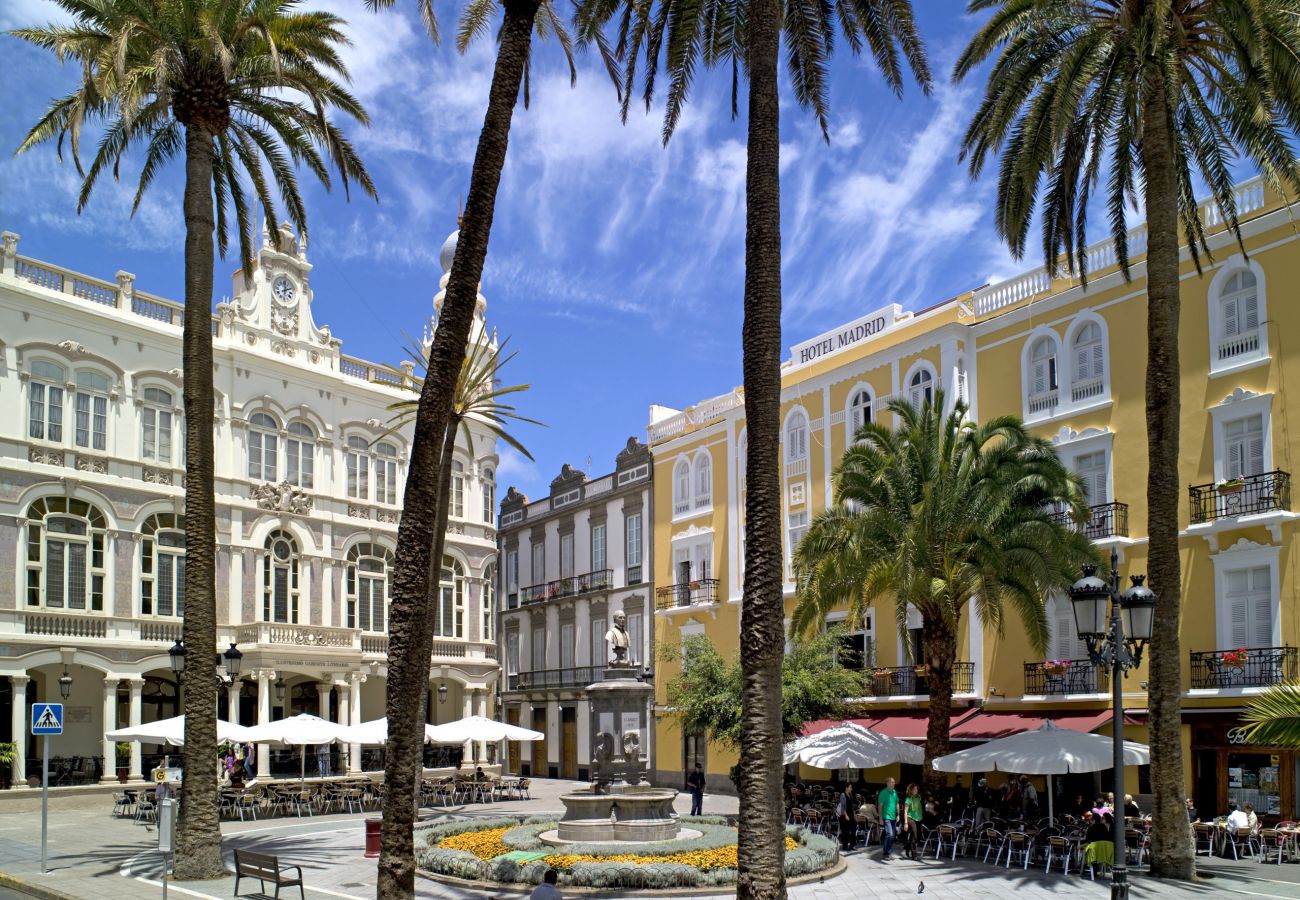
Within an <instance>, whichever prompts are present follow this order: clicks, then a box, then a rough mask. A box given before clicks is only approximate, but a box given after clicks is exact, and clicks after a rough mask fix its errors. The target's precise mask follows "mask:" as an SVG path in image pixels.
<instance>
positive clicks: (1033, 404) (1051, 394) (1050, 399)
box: [1027, 388, 1061, 416]
mask: <svg viewBox="0 0 1300 900" xmlns="http://www.w3.org/2000/svg"><path fill="white" fill-rule="evenodd" d="M1060 402H1061V392H1060V391H1059V390H1057V389H1056V388H1052V389H1051V390H1050V391H1043V392H1042V393H1039V394H1030V395H1029V402H1028V404H1027V406H1028V407H1029V415H1031V416H1046V415H1051V414H1052V413H1053V412H1054V411H1055V410H1056V407H1057V406H1058V405H1059V404H1060Z"/></svg>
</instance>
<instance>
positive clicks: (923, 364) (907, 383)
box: [903, 359, 939, 410]
mask: <svg viewBox="0 0 1300 900" xmlns="http://www.w3.org/2000/svg"><path fill="white" fill-rule="evenodd" d="M923 372H924V373H925V374H927V375H929V376H930V381H929V383H928V385H927V384H917V385H914V384H912V382H913V381H914V380H915V379H916V378H917V377H918V376H919V375H920V374H921V373H923ZM927 387H928V389H929V391H930V397H929V400H930V402H931V403H932V404H933V403H934V394H935V392H936V391H937V390H939V375H938V373H937V372H936V371H935V368H934V366H933V365H932V364H931V363H930V362H929V361H928V360H924V359H918V360H917V361H916V362H914V363H912V365H911V367H910V368H909V369H908V370H907V374H906V375H905V376H904V377H903V391H904V393H905V395H906V397H907V402H908V403H910V404H911V405H912V407H913V408H914V409H918V410H919V409H920V408H921V407H922V405H923V404H924V403H925V400H926V398H925V397H924V396H921V394H922V393H923V392H924V391H925V390H926V388H927Z"/></svg>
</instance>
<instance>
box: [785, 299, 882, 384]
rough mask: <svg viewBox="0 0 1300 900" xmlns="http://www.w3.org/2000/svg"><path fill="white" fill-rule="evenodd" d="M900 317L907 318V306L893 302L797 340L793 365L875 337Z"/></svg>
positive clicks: (823, 356) (795, 366)
mask: <svg viewBox="0 0 1300 900" xmlns="http://www.w3.org/2000/svg"><path fill="white" fill-rule="evenodd" d="M900 318H906V316H905V314H904V313H903V308H902V307H901V306H899V305H898V304H897V303H891V304H889V305H888V306H886V307H885V308H884V309H878V310H876V311H875V312H870V313H867V314H866V315H865V316H862V317H861V318H859V319H854V320H853V321H852V322H850V323H848V324H847V325H842V326H840V327H839V328H836V329H835V330H834V331H828V332H826V333H824V334H819V335H817V337H815V338H812V339H811V340H807V341H804V342H803V343H801V344H795V345H794V346H793V347H791V348H790V362H791V365H792V367H793V368H796V369H797V368H799V367H800V366H806V365H808V364H809V363H814V362H816V361H817V360H819V359H824V358H826V357H828V356H834V355H835V354H836V353H839V352H841V351H843V350H847V349H848V348H850V347H852V346H854V345H856V344H860V343H862V342H863V341H865V340H867V339H868V338H872V337H875V336H876V335H878V334H880V333H881V332H882V331H886V330H888V329H889V328H890V327H891V326H893V325H894V324H895V323H896V322H898V320H899V319H900Z"/></svg>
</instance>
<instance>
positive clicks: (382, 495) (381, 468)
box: [370, 441, 401, 506]
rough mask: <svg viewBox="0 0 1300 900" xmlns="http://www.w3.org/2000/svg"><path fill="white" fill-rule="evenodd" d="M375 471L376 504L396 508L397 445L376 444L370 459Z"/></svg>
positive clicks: (388, 443) (397, 500) (382, 442)
mask: <svg viewBox="0 0 1300 900" xmlns="http://www.w3.org/2000/svg"><path fill="white" fill-rule="evenodd" d="M370 461H371V463H373V466H372V468H373V469H374V470H375V502H376V503H384V504H387V505H388V506H396V505H397V504H398V503H400V502H401V501H400V500H399V499H398V495H397V489H398V451H397V445H396V444H393V443H390V442H388V441H380V442H379V443H378V444H375V452H374V455H373V456H372V457H371V459H370Z"/></svg>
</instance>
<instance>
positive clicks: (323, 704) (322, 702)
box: [316, 681, 334, 722]
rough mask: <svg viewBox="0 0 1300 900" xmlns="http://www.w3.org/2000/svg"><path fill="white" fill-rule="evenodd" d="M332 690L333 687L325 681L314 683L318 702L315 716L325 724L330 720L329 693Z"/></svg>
mask: <svg viewBox="0 0 1300 900" xmlns="http://www.w3.org/2000/svg"><path fill="white" fill-rule="evenodd" d="M333 689H334V685H332V684H330V683H329V682H327V681H318V682H317V683H316V697H317V700H318V709H317V712H316V715H318V716H320V717H321V718H322V719H324V720H325V721H327V722H328V721H329V718H330V691H332V690H333Z"/></svg>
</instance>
